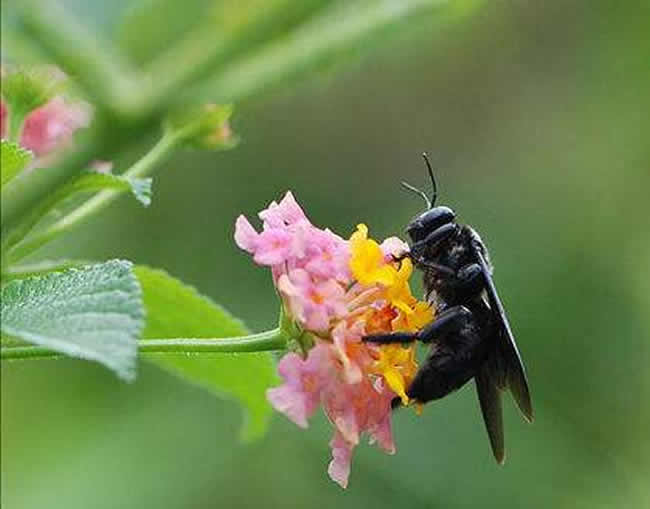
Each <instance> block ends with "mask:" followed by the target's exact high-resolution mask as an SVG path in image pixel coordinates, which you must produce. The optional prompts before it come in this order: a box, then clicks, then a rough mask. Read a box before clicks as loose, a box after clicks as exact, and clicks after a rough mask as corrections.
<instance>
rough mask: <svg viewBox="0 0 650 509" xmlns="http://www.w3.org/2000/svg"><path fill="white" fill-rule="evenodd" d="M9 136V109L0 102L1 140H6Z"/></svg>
mask: <svg viewBox="0 0 650 509" xmlns="http://www.w3.org/2000/svg"><path fill="white" fill-rule="evenodd" d="M6 135H7V107H6V106H5V103H4V102H2V101H0V138H5V137H6Z"/></svg>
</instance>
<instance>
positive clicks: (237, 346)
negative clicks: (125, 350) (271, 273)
mask: <svg viewBox="0 0 650 509" xmlns="http://www.w3.org/2000/svg"><path fill="white" fill-rule="evenodd" d="M288 339H289V338H288V336H287V334H286V333H285V332H284V331H282V329H280V328H277V329H273V330H270V331H265V332H260V333H258V334H250V335H248V336H238V337H233V338H210V339H192V338H188V339H186V338H182V339H181V338H175V339H140V340H138V352H139V353H148V354H157V353H160V354H164V353H183V354H198V353H236V352H268V351H271V350H283V349H284V348H286V346H287V341H288ZM61 357H65V355H63V354H61V353H59V352H55V351H54V350H50V349H48V348H44V347H41V346H7V347H3V348H2V349H0V359H2V360H20V359H22V360H26V359H52V358H61Z"/></svg>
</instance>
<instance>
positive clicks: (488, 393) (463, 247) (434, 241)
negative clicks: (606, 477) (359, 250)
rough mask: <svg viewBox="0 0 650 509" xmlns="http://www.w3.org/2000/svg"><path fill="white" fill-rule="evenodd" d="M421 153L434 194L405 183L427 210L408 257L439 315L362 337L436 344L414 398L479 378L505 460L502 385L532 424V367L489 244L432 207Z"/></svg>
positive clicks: (498, 453) (439, 394) (436, 395)
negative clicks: (409, 329) (409, 328)
mask: <svg viewBox="0 0 650 509" xmlns="http://www.w3.org/2000/svg"><path fill="white" fill-rule="evenodd" d="M423 157H424V161H425V163H426V165H427V169H428V171H429V176H430V178H431V182H432V186H433V195H432V197H431V200H429V198H428V197H427V195H426V194H425V193H423V192H422V191H420V190H419V189H416V188H414V187H412V186H410V185H408V184H406V183H403V185H404V186H405V187H406V188H407V189H409V190H411V191H413V192H415V193H417V194H419V195H420V196H422V197H423V198H424V200H425V201H426V203H427V210H426V211H425V212H423V213H422V214H421V215H419V216H418V217H416V218H415V219H413V220H412V221H411V222H410V223H409V224H408V226H407V227H406V232H407V233H408V235H409V237H410V238H411V247H410V251H409V252H408V253H405V254H404V255H403V256H402V258H406V257H409V258H410V259H411V260H412V262H413V265H414V266H415V267H416V268H418V269H420V270H421V271H422V272H423V273H424V278H423V282H424V289H425V291H426V298H427V300H428V301H429V302H430V303H431V305H432V306H434V308H435V310H436V318H435V320H434V321H432V322H431V323H430V324H428V325H427V326H426V327H424V328H423V329H422V330H420V331H419V332H417V333H401V332H396V333H392V334H379V335H372V336H366V337H365V338H364V340H365V341H371V342H373V343H383V344H385V343H407V342H412V341H422V342H423V343H428V344H430V345H431V349H430V351H429V354H428V357H427V359H426V361H425V362H424V363H423V364H422V365H421V366H420V369H419V370H418V372H417V373H416V376H415V378H414V380H413V382H412V383H411V385H410V387H409V388H408V390H407V395H408V396H409V398H412V399H413V400H415V401H416V402H419V403H426V402H427V401H431V400H435V399H440V398H443V397H445V396H446V395H447V394H449V393H451V392H453V391H455V390H457V389H459V388H461V387H462V386H463V385H465V384H466V383H467V382H468V381H469V380H470V379H472V378H474V381H475V383H476V391H477V392H478V399H479V402H480V406H481V411H482V413H483V420H484V421H485V427H486V428H487V433H488V436H489V439H490V444H491V445H492V452H493V453H494V457H495V458H496V460H497V461H498V462H499V463H503V461H504V459H505V449H504V440H503V421H502V413H501V391H503V390H506V389H510V392H512V395H513V397H514V399H515V401H516V402H517V405H518V406H519V408H520V410H521V412H522V413H523V415H524V417H525V418H526V420H528V421H530V422H532V420H533V407H532V404H531V400H530V393H529V391H528V381H527V379H526V370H525V368H524V363H523V361H522V360H521V356H520V355H519V351H518V350H517V345H516V343H515V338H514V336H513V334H512V330H511V329H510V324H509V323H508V319H507V317H506V313H505V310H504V309H503V305H502V304H501V300H500V299H499V295H498V294H497V290H496V288H495V286H494V282H493V280H492V265H491V264H490V259H489V256H488V252H487V248H486V247H485V244H484V243H483V241H482V240H481V238H480V237H479V235H478V233H476V231H475V230H474V229H473V228H472V227H470V226H467V225H461V224H458V223H456V221H455V219H456V214H455V213H454V211H453V210H451V209H450V208H449V207H444V206H437V207H435V206H434V205H435V201H436V197H437V187H436V181H435V178H434V176H433V171H432V169H431V164H430V163H429V159H428V158H427V155H426V153H425V154H423Z"/></svg>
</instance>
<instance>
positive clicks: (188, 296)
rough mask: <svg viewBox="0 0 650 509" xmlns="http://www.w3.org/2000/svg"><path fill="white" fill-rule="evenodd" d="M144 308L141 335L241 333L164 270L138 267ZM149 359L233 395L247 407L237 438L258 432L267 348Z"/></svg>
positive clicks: (268, 372) (269, 374)
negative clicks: (251, 351)
mask: <svg viewBox="0 0 650 509" xmlns="http://www.w3.org/2000/svg"><path fill="white" fill-rule="evenodd" d="M135 273H136V276H137V277H138V279H139V280H140V284H141V285H142V290H143V295H144V305H145V309H146V311H147V324H146V327H145V330H144V333H143V338H144V339H145V340H146V339H162V338H174V337H181V338H206V337H230V336H240V335H244V334H247V333H248V331H247V330H246V327H245V326H244V325H243V324H242V323H241V322H240V321H239V320H237V319H235V318H233V317H232V316H231V315H230V314H229V313H228V312H227V311H225V310H224V309H223V308H221V307H220V306H218V305H217V304H215V303H214V302H212V301H211V300H210V299H208V298H207V297H205V296H202V295H200V294H199V293H198V292H197V291H196V290H195V289H194V288H192V287H190V286H187V285H185V284H183V283H181V282H180V281H178V280H177V279H175V278H173V277H171V276H170V275H169V274H167V273H166V272H164V271H161V270H155V269H151V268H149V267H143V266H139V267H136V269H135ZM146 357H147V358H148V359H150V360H151V361H153V362H155V363H156V364H158V365H159V366H161V367H163V368H165V369H167V370H168V371H170V372H172V373H174V374H176V375H178V376H180V377H181V378H184V379H186V380H189V381H191V382H193V383H195V384H197V385H200V386H202V387H204V388H206V389H208V390H210V391H211V392H213V393H215V394H217V395H218V396H221V397H224V396H225V397H231V398H236V399H237V400H239V401H240V402H241V403H242V405H243V406H244V407H245V408H246V410H247V411H248V419H247V420H246V423H245V426H244V428H243V430H242V438H244V439H253V438H257V437H259V436H261V435H262V434H263V433H264V432H265V430H266V427H267V425H268V422H269V419H270V416H271V407H270V406H269V404H268V403H267V401H266V396H265V391H266V389H267V388H268V387H269V386H270V385H271V384H272V383H273V382H274V381H275V367H274V363H273V361H272V358H271V356H270V355H269V354H267V353H248V354H214V355H210V356H208V355H206V354H201V355H200V356H198V355H196V356H188V355H184V354H167V353H165V354H148V355H147V356H146Z"/></svg>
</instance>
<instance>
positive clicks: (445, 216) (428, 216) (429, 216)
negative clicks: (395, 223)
mask: <svg viewBox="0 0 650 509" xmlns="http://www.w3.org/2000/svg"><path fill="white" fill-rule="evenodd" d="M422 157H423V158H424V162H425V163H426V165H427V170H428V171H429V177H431V185H432V187H433V192H432V194H431V199H429V197H428V196H427V195H426V194H425V193H424V192H423V191H421V190H420V189H417V188H416V187H413V186H411V185H409V184H407V183H406V182H402V185H403V186H404V187H405V188H406V189H408V190H409V191H413V192H414V193H417V194H418V195H420V196H421V197H422V198H424V201H425V202H426V204H427V210H426V211H424V212H423V213H422V214H420V215H419V216H418V217H416V218H415V219H413V221H411V222H410V223H409V224H408V226H407V227H406V233H407V234H408V236H409V237H411V240H412V241H413V242H417V241H419V240H423V239H425V238H426V236H427V235H429V233H431V232H432V231H434V230H436V229H437V228H439V227H441V226H442V225H445V224H447V223H451V222H453V221H454V219H455V218H456V213H455V212H454V211H453V210H451V209H450V208H449V207H445V206H442V205H439V206H438V207H435V206H434V205H435V203H436V198H437V197H438V187H437V186H436V179H435V178H434V176H433V170H432V169H431V163H429V157H428V156H427V153H426V152H425V153H423V154H422Z"/></svg>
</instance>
